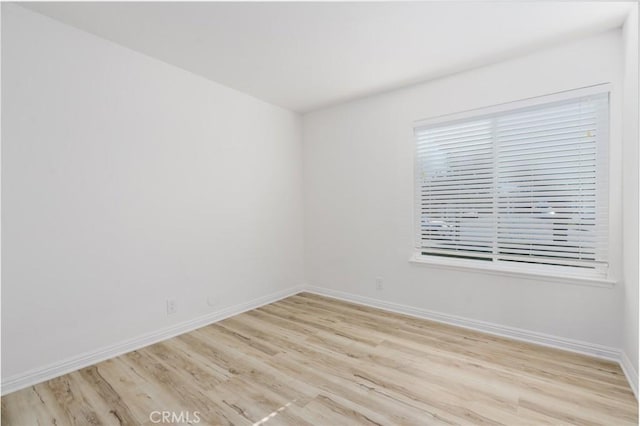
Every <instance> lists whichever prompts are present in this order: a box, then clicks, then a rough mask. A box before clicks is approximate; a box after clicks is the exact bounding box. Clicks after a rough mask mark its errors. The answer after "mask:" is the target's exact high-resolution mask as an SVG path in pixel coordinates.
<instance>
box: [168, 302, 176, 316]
mask: <svg viewBox="0 0 640 426" xmlns="http://www.w3.org/2000/svg"><path fill="white" fill-rule="evenodd" d="M177 310H178V306H177V305H176V301H175V299H167V315H171V314H175V313H176V311H177Z"/></svg>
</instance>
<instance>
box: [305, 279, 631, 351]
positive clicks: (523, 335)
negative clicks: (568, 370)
mask: <svg viewBox="0 0 640 426" xmlns="http://www.w3.org/2000/svg"><path fill="white" fill-rule="evenodd" d="M307 291H308V292H309V293H315V294H319V295H321V296H327V297H333V298H335V299H340V300H344V301H347V302H353V303H358V304H361V305H367V306H371V307H374V308H379V309H383V310H386V311H391V312H396V313H400V314H405V315H410V316H413V317H417V318H423V319H428V320H432V321H437V322H441V323H445V324H450V325H455V326H458V327H463V328H468V329H471V330H475V331H481V332H483V333H489V334H493V335H496V336H501V337H508V338H510V339H515V340H520V341H523V342H528V343H535V344H537V345H543V346H549V347H552V348H558V349H563V350H566V351H571V352H577V353H581V354H585V355H591V356H595V357H598V358H604V359H607V360H610V361H616V362H620V353H621V352H620V350H619V349H615V348H611V347H608V346H602V345H596V344H593V343H588V342H582V341H579V340H572V339H566V338H563V337H557V336H552V335H549V334H544V333H538V332H535V331H529V330H523V329H521V328H515V327H508V326H505V325H500V324H495V323H491V322H486V321H480V320H475V319H471V318H465V317H460V316H457V315H451V314H445V313H442V312H436V311H431V310H428V309H422V308H416V307H413V306H407V305H401V304H399V303H393V302H387V301H384V300H379V299H372V298H369V297H364V296H359V295H356V294H353V293H345V292H342V291H337V290H331V289H328V288H323V287H315V286H307Z"/></svg>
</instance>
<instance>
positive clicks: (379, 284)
mask: <svg viewBox="0 0 640 426" xmlns="http://www.w3.org/2000/svg"><path fill="white" fill-rule="evenodd" d="M382 289H384V286H383V285H382V277H378V278H376V290H382Z"/></svg>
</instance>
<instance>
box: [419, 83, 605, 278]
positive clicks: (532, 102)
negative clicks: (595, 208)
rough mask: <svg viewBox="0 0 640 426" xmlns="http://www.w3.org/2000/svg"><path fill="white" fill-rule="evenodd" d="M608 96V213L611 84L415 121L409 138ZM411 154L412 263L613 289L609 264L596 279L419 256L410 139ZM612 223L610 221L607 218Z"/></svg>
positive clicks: (558, 269) (544, 268)
mask: <svg viewBox="0 0 640 426" xmlns="http://www.w3.org/2000/svg"><path fill="white" fill-rule="evenodd" d="M603 93H607V94H608V95H609V104H608V128H607V134H606V136H605V138H606V139H605V140H604V145H605V146H606V149H607V157H608V158H607V165H608V167H606V171H605V173H606V174H607V179H606V181H607V198H606V200H607V205H608V206H609V209H611V197H610V194H611V192H610V190H611V179H610V175H611V164H610V157H609V156H608V154H609V152H610V146H611V121H612V116H611V111H612V105H611V94H612V84H611V83H603V84H597V85H593V86H588V87H583V88H579V89H571V90H566V91H562V92H557V93H553V94H549V95H542V96H536V97H531V98H526V99H522V100H516V101H511V102H506V103H501V104H497V105H493V106H488V107H481V108H474V109H470V110H465V111H461V112H458V113H453V114H445V115H440V116H435V117H431V118H427V119H422V120H417V121H414V122H413V127H412V130H413V132H412V135H413V134H414V133H415V130H416V129H418V128H424V127H428V126H436V125H439V124H445V123H453V122H456V121H464V120H471V119H474V118H481V117H482V116H488V115H493V114H499V113H501V112H509V111H513V110H516V109H520V108H527V107H532V106H537V105H543V104H549V103H553V102H558V101H563V100H570V99H575V98H579V97H584V96H589V95H597V94H603ZM411 141H412V147H413V149H412V153H413V156H414V174H413V177H414V180H413V185H414V188H413V189H414V196H413V205H414V207H413V216H414V220H413V231H414V239H416V241H415V244H414V251H413V254H412V256H411V258H410V259H409V261H410V262H412V263H419V264H425V265H429V266H432V267H439V268H446V269H454V270H461V271H468V272H469V271H476V272H483V273H488V274H492V275H503V276H512V277H513V276H516V277H519V278H525V279H534V280H544V281H552V282H563V283H569V284H581V285H590V286H597V287H613V286H614V285H615V284H616V282H617V280H615V279H614V278H613V277H612V270H611V262H609V268H608V270H607V273H606V276H597V275H595V274H593V273H590V272H591V271H590V270H589V271H584V270H579V268H576V269H575V270H572V268H570V267H566V266H551V265H536V264H518V265H508V262H494V261H490V262H487V261H484V260H475V259H464V258H455V257H445V256H434V255H425V254H422V252H423V251H424V248H423V247H422V246H421V241H418V234H419V233H420V232H419V231H420V229H421V228H420V226H421V223H420V222H421V220H420V218H421V213H420V211H419V203H420V201H419V200H420V197H419V191H420V185H418V179H417V178H418V176H417V173H418V170H419V164H418V161H419V160H418V156H417V155H416V149H417V145H416V140H415V136H413V137H412V139H411ZM608 220H609V221H611V217H609V218H608ZM611 236H612V234H611V227H610V226H608V227H607V244H608V245H609V246H610V245H611ZM611 254H612V252H611V250H609V256H611Z"/></svg>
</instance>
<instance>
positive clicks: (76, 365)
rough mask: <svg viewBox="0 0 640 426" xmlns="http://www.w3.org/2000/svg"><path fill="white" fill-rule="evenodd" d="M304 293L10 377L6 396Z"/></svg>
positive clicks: (281, 294) (278, 295)
mask: <svg viewBox="0 0 640 426" xmlns="http://www.w3.org/2000/svg"><path fill="white" fill-rule="evenodd" d="M303 290H304V286H296V287H292V288H288V289H286V290H281V291H278V292H275V293H271V294H268V295H266V296H262V297H259V298H257V299H253V300H250V301H248V302H244V303H240V304H237V305H233V306H229V307H227V308H224V309H222V310H220V311H216V312H212V313H209V314H206V315H203V316H200V317H197V318H194V319H191V320H188V321H184V322H181V323H179V324H175V325H172V326H170V327H166V328H163V329H161V330H157V331H153V332H151V333H147V334H143V335H141V336H138V337H134V338H132V339H128V340H125V341H123V342H120V343H116V344H115V345H110V346H106V347H103V348H101V349H98V350H95V351H89V352H85V353H83V354H81V355H78V356H75V357H72V358H68V359H66V360H64V361H60V362H56V363H53V364H49V365H47V366H44V367H41V368H35V369H33V370H30V371H27V372H25V373H22V374H17V375H15V376H12V377H8V378H6V379H3V380H2V395H6V394H7V393H11V392H14V391H17V390H20V389H23V388H25V387H28V386H32V385H35V384H37V383H40V382H43V381H45V380H50V379H53V378H55V377H58V376H61V375H63V374H67V373H70V372H72V371H76V370H79V369H81V368H84V367H88V366H90V365H93V364H96V363H98V362H101V361H104V360H106V359H109V358H113V357H115V356H118V355H122V354H124V353H127V352H131V351H134V350H136V349H140V348H143V347H145V346H149V345H151V344H153V343H157V342H160V341H162V340H166V339H169V338H171V337H174V336H177V335H179V334H183V333H187V332H189V331H192V330H195V329H196V328H200V327H204V326H206V325H209V324H212V323H214V322H217V321H221V320H223V319H225V318H228V317H231V316H234V315H238V314H241V313H242V312H246V311H249V310H251V309H255V308H259V307H260V306H263V305H267V304H269V303H273V302H276V301H278V300H280V299H284V298H285V297H289V296H292V295H294V294H297V293H299V292H301V291H303Z"/></svg>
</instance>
